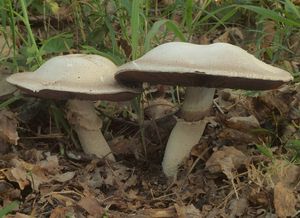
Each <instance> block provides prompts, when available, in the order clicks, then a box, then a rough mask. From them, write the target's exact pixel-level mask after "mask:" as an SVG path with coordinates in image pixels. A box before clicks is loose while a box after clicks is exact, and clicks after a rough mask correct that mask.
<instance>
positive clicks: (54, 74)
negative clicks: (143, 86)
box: [7, 54, 139, 101]
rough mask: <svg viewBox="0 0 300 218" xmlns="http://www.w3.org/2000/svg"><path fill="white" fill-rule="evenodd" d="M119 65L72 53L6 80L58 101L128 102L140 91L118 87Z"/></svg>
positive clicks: (95, 57) (26, 90)
mask: <svg viewBox="0 0 300 218" xmlns="http://www.w3.org/2000/svg"><path fill="white" fill-rule="evenodd" d="M116 70H117V66H116V65H115V64H114V63H113V62H111V61H110V60H108V59H107V58H104V57H102V56H99V55H87V54H70V55H64V56H57V57H54V58H51V59H49V60H48V61H46V62H45V63H44V64H43V65H42V66H41V67H40V68H38V69H37V70H36V71H35V72H25V73H16V74H13V75H12V76H10V77H9V78H7V81H8V82H9V83H11V84H14V85H16V86H18V87H19V88H20V89H22V90H24V91H25V92H26V93H29V94H32V95H35V96H40V97H47V98H58V99H70V98H76V99H82V100H111V101H125V100H129V99H131V98H133V97H134V96H136V95H137V94H138V93H139V92H138V90H135V89H131V88H127V87H125V86H122V85H119V84H118V83H117V82H116V81H115V79H114V74H115V72H116Z"/></svg>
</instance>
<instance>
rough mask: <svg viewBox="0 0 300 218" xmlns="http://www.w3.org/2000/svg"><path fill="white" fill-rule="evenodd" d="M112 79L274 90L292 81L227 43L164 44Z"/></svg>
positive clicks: (125, 65) (285, 73) (285, 72)
mask: <svg viewBox="0 0 300 218" xmlns="http://www.w3.org/2000/svg"><path fill="white" fill-rule="evenodd" d="M115 78H116V79H117V80H118V81H120V82H122V83H125V84H128V85H137V84H140V83H141V82H150V83H151V84H166V85H174V84H176V85H182V86H201V87H215V88H218V87H222V88H240V89H249V90H267V89H274V88H277V87H279V86H280V85H282V84H283V83H286V82H288V81H290V80H292V79H293V77H292V76H291V75H290V73H289V72H287V71H285V70H282V69H279V68H277V67H273V66H271V65H268V64H266V63H264V62H262V61H260V60H258V59H257V58H255V57H254V56H253V55H251V54H249V53H248V52H247V51H245V50H243V49H241V48H240V47H237V46H234V45H231V44H228V43H214V44H211V45H196V44H192V43H184V42H170V43H165V44H162V45H160V46H157V47H156V48H154V49H152V50H151V51H149V52H148V53H146V54H145V55H144V56H142V57H141V58H139V59H137V60H134V61H132V62H129V63H127V64H124V65H122V66H121V67H119V69H118V72H117V73H116V75H115Z"/></svg>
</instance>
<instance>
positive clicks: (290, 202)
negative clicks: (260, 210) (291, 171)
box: [274, 182, 297, 217]
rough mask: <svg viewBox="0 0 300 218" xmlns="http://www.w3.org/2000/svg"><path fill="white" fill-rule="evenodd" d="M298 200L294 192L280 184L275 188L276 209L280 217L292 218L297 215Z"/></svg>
mask: <svg viewBox="0 0 300 218" xmlns="http://www.w3.org/2000/svg"><path fill="white" fill-rule="evenodd" d="M296 203H297V200H296V198H295V195H294V194H293V192H292V191H291V190H290V189H289V188H287V187H285V186H284V184H283V183H281V182H278V183H277V184H276V185H275V188H274V207H275V211H276V214H277V216H278V217H292V216H294V215H295V214H296V209H295V207H296Z"/></svg>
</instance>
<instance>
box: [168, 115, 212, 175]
mask: <svg viewBox="0 0 300 218" xmlns="http://www.w3.org/2000/svg"><path fill="white" fill-rule="evenodd" d="M206 124H207V121H206V120H200V121H196V122H186V121H183V120H178V121H177V123H176V125H175V127H174V128H173V130H172V132H171V134H170V137H169V140H168V143H167V147H166V150H165V156H164V159H163V162H162V168H163V172H164V173H165V175H166V176H168V177H174V176H176V174H177V170H178V167H179V165H180V164H181V163H182V161H183V160H184V159H185V158H186V157H188V155H189V154H190V151H191V150H192V148H193V146H194V145H196V144H197V143H198V142H199V140H200V138H201V136H202V134H203V132H204V130H205V126H206Z"/></svg>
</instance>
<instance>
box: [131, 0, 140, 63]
mask: <svg viewBox="0 0 300 218" xmlns="http://www.w3.org/2000/svg"><path fill="white" fill-rule="evenodd" d="M141 3H143V1H142V0H133V1H132V6H131V15H130V23H131V49H132V59H133V60H134V59H136V58H137V57H138V55H139V53H138V49H139V35H140V7H141Z"/></svg>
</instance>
